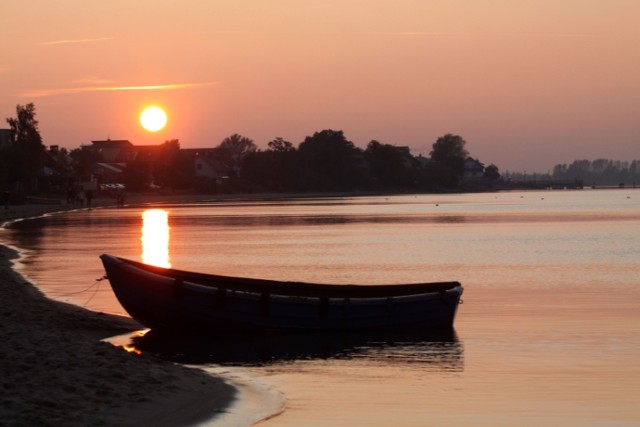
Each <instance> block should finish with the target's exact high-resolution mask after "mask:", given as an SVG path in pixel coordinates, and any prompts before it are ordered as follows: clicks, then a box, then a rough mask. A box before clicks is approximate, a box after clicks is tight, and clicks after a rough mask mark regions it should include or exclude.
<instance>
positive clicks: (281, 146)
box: [267, 137, 296, 153]
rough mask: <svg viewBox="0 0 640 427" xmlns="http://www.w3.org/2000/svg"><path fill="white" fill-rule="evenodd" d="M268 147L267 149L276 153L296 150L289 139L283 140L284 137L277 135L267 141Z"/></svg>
mask: <svg viewBox="0 0 640 427" xmlns="http://www.w3.org/2000/svg"><path fill="white" fill-rule="evenodd" d="M267 145H268V146H269V149H268V150H267V151H274V152H277V153H286V152H292V151H296V148H295V147H294V146H293V144H292V143H290V142H289V141H285V140H284V139H282V138H280V137H277V138H276V139H274V140H271V141H269V142H268V143H267Z"/></svg>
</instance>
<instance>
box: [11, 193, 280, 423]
mask: <svg viewBox="0 0 640 427" xmlns="http://www.w3.org/2000/svg"><path fill="white" fill-rule="evenodd" d="M109 202H110V201H109V200H103V201H98V202H97V203H94V206H96V205H108V204H109ZM74 208H77V207H72V206H69V205H63V204H60V205H22V206H15V207H12V208H11V209H10V211H9V212H2V214H0V223H4V222H5V221H8V220H14V219H18V218H27V217H33V216H38V215H41V214H44V213H47V212H55V211H63V210H69V209H74ZM17 257H18V253H17V252H16V251H14V250H13V249H11V248H8V247H6V246H2V245H0V299H1V301H2V302H1V303H0V342H1V344H0V345H1V346H2V351H1V352H0V390H1V393H0V424H1V425H11V426H32V425H43V426H44V425H67V426H72V425H82V426H88V425H96V426H112V425H113V426H115V425H117V426H127V425H131V426H133V425H154V426H186V425H193V424H202V423H205V424H215V425H226V426H231V425H233V426H236V425H238V426H240V425H251V424H252V423H254V422H256V421H258V420H260V419H262V418H266V417H268V416H270V415H273V414H275V413H278V412H279V411H280V410H281V408H282V397H281V395H280V394H279V393H277V392H273V391H271V390H269V389H268V387H265V386H262V385H259V384H254V385H252V384H251V383H250V381H249V380H241V379H234V377H233V374H232V373H231V374H229V375H227V376H226V377H224V378H223V377H221V376H214V375H211V374H209V373H206V372H204V371H202V370H200V369H196V368H189V367H185V366H182V365H177V364H174V363H171V362H168V361H164V360H161V359H158V358H156V357H154V356H152V355H148V354H142V355H137V354H135V353H129V352H127V351H125V349H123V348H122V347H115V346H113V345H112V344H109V343H106V342H103V341H101V340H102V339H104V338H107V337H111V336H114V335H119V334H124V333H128V332H131V331H134V330H139V329H142V327H141V326H140V325H139V324H138V323H136V322H135V321H134V320H132V319H130V318H128V317H119V316H113V315H107V314H103V313H96V312H92V311H89V310H86V309H83V308H80V307H77V306H74V305H70V304H65V303H61V302H56V301H52V300H50V299H48V298H46V297H44V296H43V294H42V293H41V292H40V291H39V290H38V289H37V288H35V287H34V286H33V285H31V284H30V283H28V282H27V281H26V280H25V279H24V278H23V277H22V276H21V275H20V274H18V273H17V272H16V271H14V270H13V269H12V260H15V259H16V258H17Z"/></svg>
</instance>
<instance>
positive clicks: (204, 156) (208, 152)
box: [181, 148, 229, 181]
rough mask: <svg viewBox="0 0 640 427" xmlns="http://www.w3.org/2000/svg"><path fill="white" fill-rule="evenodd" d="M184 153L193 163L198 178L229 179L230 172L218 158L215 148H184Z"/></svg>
mask: <svg viewBox="0 0 640 427" xmlns="http://www.w3.org/2000/svg"><path fill="white" fill-rule="evenodd" d="M181 151H182V153H184V154H185V155H186V156H187V157H189V158H190V159H191V160H192V161H193V165H194V168H195V171H196V176H202V177H206V178H211V179H215V180H216V181H219V180H222V179H226V178H228V177H229V170H228V167H226V166H225V165H224V164H223V163H222V162H221V161H220V160H219V159H218V158H217V156H216V151H217V150H216V149H215V148H183V149H182V150H181Z"/></svg>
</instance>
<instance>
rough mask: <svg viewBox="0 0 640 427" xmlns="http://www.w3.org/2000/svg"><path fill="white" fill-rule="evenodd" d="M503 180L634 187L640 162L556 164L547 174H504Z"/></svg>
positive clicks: (598, 160)
mask: <svg viewBox="0 0 640 427" xmlns="http://www.w3.org/2000/svg"><path fill="white" fill-rule="evenodd" d="M503 178H504V179H508V180H513V181H521V182H526V181H538V182H544V181H571V180H579V181H581V182H583V183H584V185H585V186H589V187H627V186H630V187H635V186H637V185H638V184H640V160H633V161H631V162H624V161H619V160H609V159H596V160H574V161H573V162H572V163H568V164H567V163H560V164H557V165H555V166H554V167H553V169H552V170H551V171H550V172H548V173H529V174H527V173H512V172H506V173H505V174H504V176H503Z"/></svg>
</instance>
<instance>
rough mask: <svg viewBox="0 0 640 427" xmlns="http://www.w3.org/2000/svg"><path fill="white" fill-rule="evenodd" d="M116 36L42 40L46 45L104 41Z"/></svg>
mask: <svg viewBox="0 0 640 427" xmlns="http://www.w3.org/2000/svg"><path fill="white" fill-rule="evenodd" d="M114 39H115V37H95V38H90V39H66V40H52V41H48V42H42V45H44V46H56V45H61V44H76V43H95V42H104V41H108V40H114Z"/></svg>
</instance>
